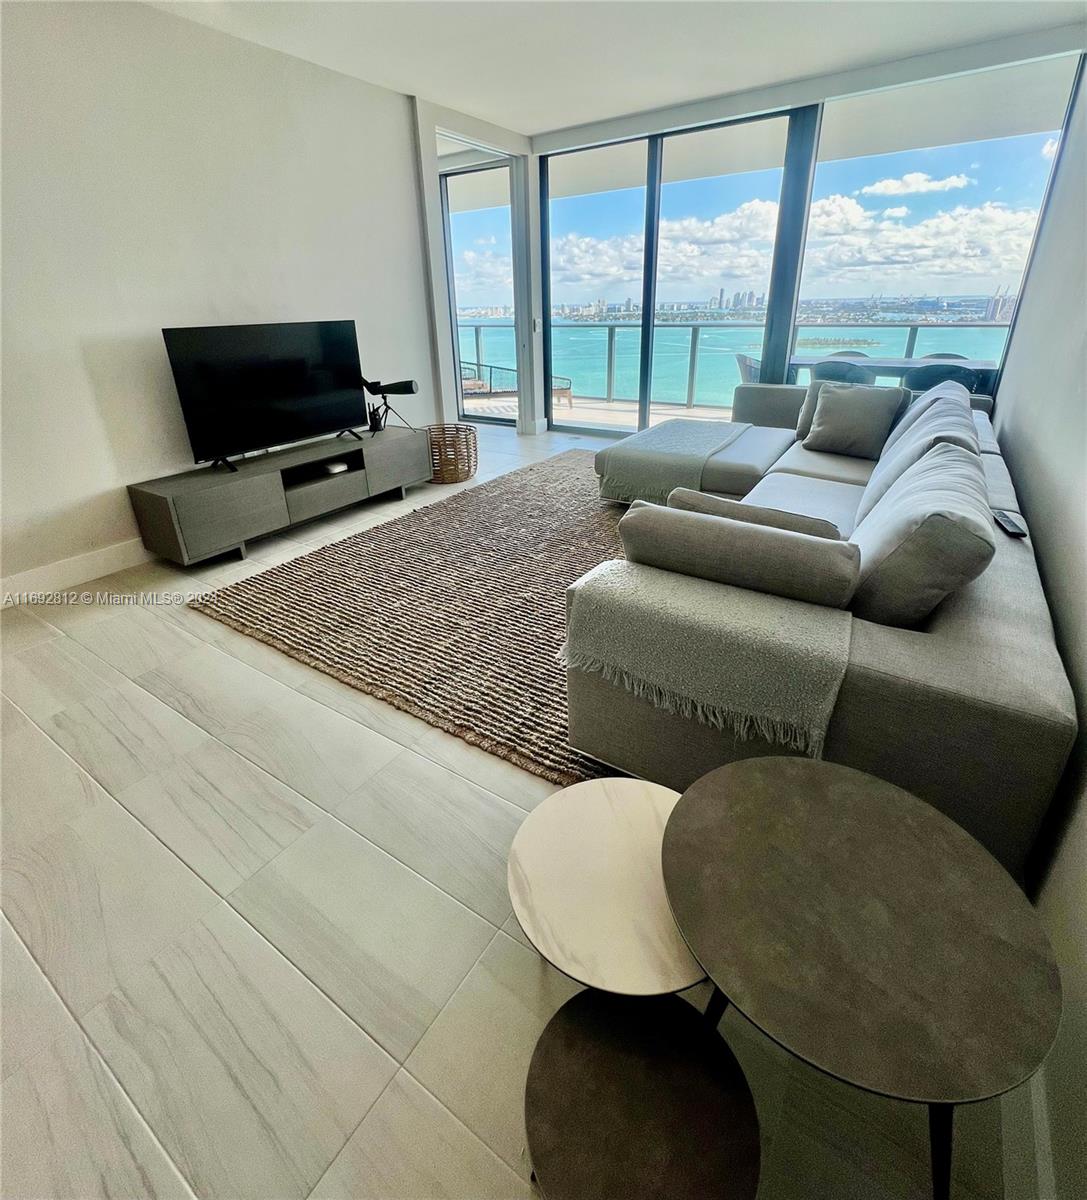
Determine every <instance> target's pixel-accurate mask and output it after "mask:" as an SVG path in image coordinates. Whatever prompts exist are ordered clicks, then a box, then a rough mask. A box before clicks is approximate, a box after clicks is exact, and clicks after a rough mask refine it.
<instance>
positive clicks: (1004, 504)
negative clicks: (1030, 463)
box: [981, 454, 1023, 516]
mask: <svg viewBox="0 0 1087 1200" xmlns="http://www.w3.org/2000/svg"><path fill="white" fill-rule="evenodd" d="M981 469H982V470H983V471H984V472H985V487H986V490H987V491H988V494H989V507H990V508H1000V509H1003V510H1004V511H1005V512H1013V513H1019V514H1020V516H1022V513H1023V510H1022V508H1020V506H1019V497H1018V496H1017V495H1016V494H1015V484H1013V483H1012V477H1011V472H1010V471H1009V470H1008V464H1007V463H1006V462H1005V461H1004V459H1003V458H1002V457H1001V456H1000V455H999V454H983V455H982V456H981Z"/></svg>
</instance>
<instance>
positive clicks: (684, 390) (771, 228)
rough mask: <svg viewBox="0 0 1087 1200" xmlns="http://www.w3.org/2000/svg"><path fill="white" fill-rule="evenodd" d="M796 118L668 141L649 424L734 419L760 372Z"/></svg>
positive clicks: (744, 124)
mask: <svg viewBox="0 0 1087 1200" xmlns="http://www.w3.org/2000/svg"><path fill="white" fill-rule="evenodd" d="M788 123H789V122H788V118H787V117H776V118H772V119H768V120H759V121H746V122H741V123H739V124H733V125H727V126H722V127H719V128H715V129H705V130H698V131H696V132H692V133H684V134H675V135H672V136H670V137H666V138H664V139H663V142H662V148H661V190H660V220H659V226H658V235H657V254H656V262H657V287H656V312H655V314H654V333H653V369H652V382H651V390H650V410H649V423H650V424H656V423H658V422H660V421H664V420H669V419H671V418H673V417H704V418H705V417H709V418H718V419H720V418H727V417H728V410H729V409H730V408H731V406H732V393H733V390H734V389H735V387H736V385H737V384H738V383H740V382H741V380H743V379H744V378H752V377H755V375H756V372H757V370H758V363H759V357H760V355H761V353H762V343H763V332H764V329H765V326H766V304H767V297H768V293H769V287H770V266H771V262H772V259H773V253H774V240H775V232H776V228H777V220H778V201H779V198H780V194H781V181H782V168H783V165H784V161H785V145H786V137H787V132H788Z"/></svg>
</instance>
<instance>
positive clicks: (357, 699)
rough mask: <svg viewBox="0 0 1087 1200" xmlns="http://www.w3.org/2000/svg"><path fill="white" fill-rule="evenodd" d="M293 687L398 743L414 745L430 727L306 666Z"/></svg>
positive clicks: (373, 697)
mask: <svg viewBox="0 0 1087 1200" xmlns="http://www.w3.org/2000/svg"><path fill="white" fill-rule="evenodd" d="M299 665H304V664H299ZM296 687H297V688H298V690H299V691H300V692H301V693H302V694H303V695H304V696H309V697H310V699H311V700H316V701H317V702H318V704H324V705H325V706H326V707H328V708H331V709H333V710H334V711H335V712H338V713H340V714H341V715H343V716H345V717H349V718H350V719H351V720H352V721H358V723H359V724H360V725H366V726H367V727H368V728H370V729H373V730H374V731H375V732H377V733H380V734H382V735H383V736H384V737H387V738H391V739H392V740H393V741H394V742H397V743H398V744H399V745H401V746H414V745H416V743H417V742H419V741H420V740H421V739H422V738H424V737H426V735H427V734H428V733H430V731H431V730H432V729H433V728H434V727H433V726H432V725H428V724H427V723H426V722H425V721H421V720H420V719H419V718H418V717H413V716H412V715H411V713H406V712H404V711H402V710H401V709H399V708H394V707H393V706H392V705H391V704H386V703H385V701H384V700H379V699H378V698H377V697H376V696H371V695H368V694H367V693H366V692H361V691H359V689H358V688H354V687H351V686H350V684H346V683H341V682H340V681H339V680H338V679H334V678H333V677H332V676H331V675H325V674H323V673H322V672H320V671H316V670H314V669H313V668H312V667H306V677H305V679H304V680H302V681H300V682H299V683H298V684H296Z"/></svg>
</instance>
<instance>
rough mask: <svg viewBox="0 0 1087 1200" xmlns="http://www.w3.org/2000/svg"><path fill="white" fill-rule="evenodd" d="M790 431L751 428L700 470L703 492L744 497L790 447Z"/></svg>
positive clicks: (791, 436) (791, 440)
mask: <svg viewBox="0 0 1087 1200" xmlns="http://www.w3.org/2000/svg"><path fill="white" fill-rule="evenodd" d="M793 440H794V439H793V431H792V430H791V429H770V428H765V427H763V426H759V425H752V426H751V428H750V429H745V430H744V432H743V433H741V434H740V436H739V437H738V438H737V439H736V440H735V441H734V442H732V443H731V444H730V445H728V446H725V448H724V449H723V450H718V452H717V453H716V454H713V455H711V456H710V457H709V458H708V459H707V460H706V463H705V465H704V466H703V468H702V490H703V491H705V492H720V493H721V494H722V495H725V496H744V495H746V494H747V493H748V492H749V491H750V490H751V489H752V488H753V487H754V486H755V484H756V483H758V482H759V480H760V479H761V478H762V477H763V476H764V475H765V474H766V472H767V471H768V470H769V469H770V467H772V466H773V464H774V463H775V462H776V461H777V460H778V459H779V458H780V457H781V456H782V455H783V454H784V453H785V451H786V450H787V449H788V448H789V447H790V446H791V445H792V444H793Z"/></svg>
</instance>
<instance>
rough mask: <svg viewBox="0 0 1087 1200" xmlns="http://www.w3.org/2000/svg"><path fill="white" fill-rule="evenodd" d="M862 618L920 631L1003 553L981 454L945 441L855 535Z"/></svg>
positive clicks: (857, 604) (857, 609) (856, 604)
mask: <svg viewBox="0 0 1087 1200" xmlns="http://www.w3.org/2000/svg"><path fill="white" fill-rule="evenodd" d="M851 540H852V541H854V542H855V543H856V544H857V546H858V547H859V548H860V552H861V574H860V581H859V583H858V585H857V591H856V594H855V595H854V597H853V611H854V613H855V614H856V615H857V616H860V617H864V618H865V619H867V620H869V621H878V622H880V623H882V624H885V625H916V624H917V623H918V622H919V621H922V620H924V618H925V617H927V616H928V615H929V613H930V612H932V610H933V609H934V608H935V607H936V606H937V605H938V604H939V603H940V601H941V600H943V599H944V597H945V596H947V595H949V594H950V593H951V592H954V591H955V590H956V589H957V588H959V587H961V586H962V585H963V584H965V583H969V582H970V580H972V579H975V578H977V576H978V575H980V574H981V572H982V571H984V570H985V568H986V567H987V566H988V565H989V561H990V559H991V558H992V557H993V552H994V550H995V548H996V539H995V537H994V533H993V521H992V516H991V515H990V512H989V503H988V497H987V494H986V488H985V476H984V474H983V472H982V467H981V459H980V456H979V455H977V454H975V453H973V451H970V450H964V449H963V448H962V447H961V446H952V445H949V444H947V443H942V444H940V445H938V446H934V447H933V448H932V449H931V450H930V451H929V452H928V453H927V454H926V455H925V457H924V458H922V459H921V460H920V461H919V462H916V463H914V464H913V465H912V466H911V467H909V468H907V470H906V471H905V472H904V473H903V474H902V475H901V476H900V477H899V478H898V479H896V480H895V482H894V483H893V484H891V486H890V487H889V488H888V489H887V492H886V493H885V494H884V496H883V497H882V498H881V499H880V500H879V501H878V503H877V504H876V505H875V507H874V508H873V509H872V511H871V512H870V513H869V514H868V515H867V516H866V517H865V519H864V520H863V521H861V522H860V523H859V524H858V525H857V527H856V529H854V530H853V533H852V538H851Z"/></svg>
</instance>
